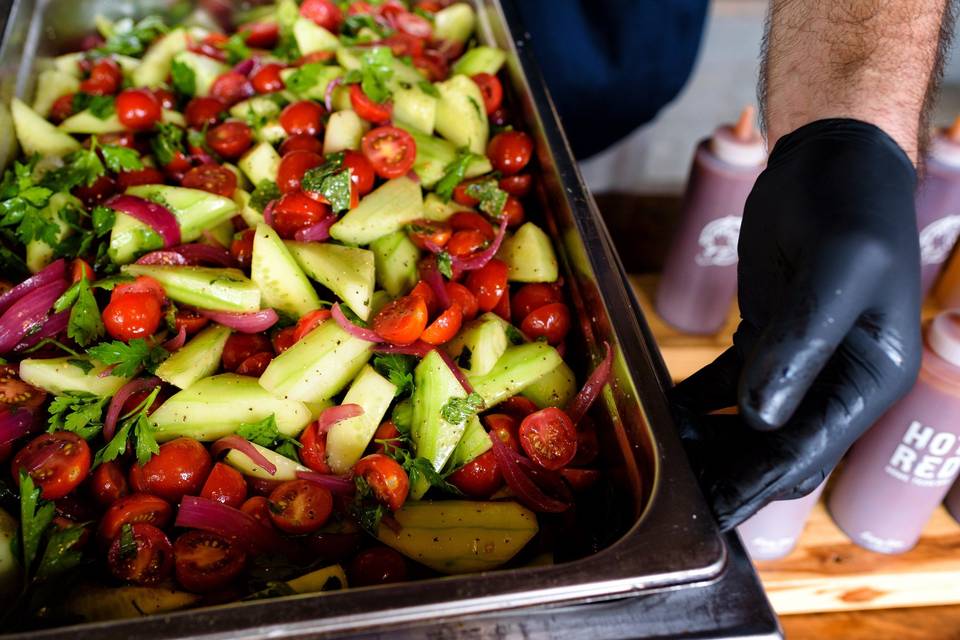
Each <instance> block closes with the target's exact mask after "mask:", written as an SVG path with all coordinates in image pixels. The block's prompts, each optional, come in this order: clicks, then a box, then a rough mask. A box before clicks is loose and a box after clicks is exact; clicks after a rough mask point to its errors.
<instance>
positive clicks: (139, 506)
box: [97, 493, 173, 544]
mask: <svg viewBox="0 0 960 640" xmlns="http://www.w3.org/2000/svg"><path fill="white" fill-rule="evenodd" d="M172 517H173V508H172V507H171V506H170V503H168V502H167V501H166V500H163V499H162V498H158V497H157V496H151V495H149V494H146V493H134V494H132V495H129V496H124V497H122V498H120V499H119V500H117V501H116V502H114V503H113V504H111V505H110V506H109V507H108V508H107V511H106V513H104V514H103V518H101V519H100V526H99V528H98V529H97V537H98V538H99V540H100V542H101V543H103V544H109V543H110V542H112V541H113V539H114V538H116V537H117V534H118V533H120V528H121V527H122V526H123V525H125V524H127V523H130V524H132V523H135V522H146V523H148V524H152V525H154V526H155V527H158V528H160V529H162V528H164V527H165V526H167V524H168V523H169V522H170V519H171V518H172Z"/></svg>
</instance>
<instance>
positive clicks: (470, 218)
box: [447, 211, 497, 240]
mask: <svg viewBox="0 0 960 640" xmlns="http://www.w3.org/2000/svg"><path fill="white" fill-rule="evenodd" d="M447 224H449V225H450V226H451V227H452V228H453V230H454V231H478V232H480V234H482V235H483V237H484V238H486V239H487V240H493V239H494V238H496V237H497V232H496V231H495V230H494V228H493V225H492V224H490V222H489V221H488V220H487V219H486V218H485V217H483V216H482V215H480V214H479V213H477V212H475V211H457V212H456V213H455V214H453V215H452V216H450V218H449V219H448V220H447Z"/></svg>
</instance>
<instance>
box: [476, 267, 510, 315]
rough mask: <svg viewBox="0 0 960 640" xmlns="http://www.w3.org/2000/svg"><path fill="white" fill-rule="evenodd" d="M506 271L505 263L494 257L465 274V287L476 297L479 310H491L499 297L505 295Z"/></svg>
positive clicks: (506, 291)
mask: <svg viewBox="0 0 960 640" xmlns="http://www.w3.org/2000/svg"><path fill="white" fill-rule="evenodd" d="M508 272H509V269H508V268H507V265H506V263H504V262H502V261H500V260H497V259H496V258H494V259H493V260H491V261H490V262H488V263H487V264H485V265H484V266H483V267H481V268H480V269H476V270H474V271H471V272H470V275H468V276H467V282H466V285H467V289H470V291H471V292H472V293H473V295H475V296H476V297H477V305H478V306H479V307H480V310H481V311H492V310H493V309H494V307H496V306H497V304H498V303H499V302H500V299H501V298H503V296H504V295H507V293H508V289H507V274H508Z"/></svg>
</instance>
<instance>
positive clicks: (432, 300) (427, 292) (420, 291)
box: [407, 280, 437, 317]
mask: <svg viewBox="0 0 960 640" xmlns="http://www.w3.org/2000/svg"><path fill="white" fill-rule="evenodd" d="M407 295H410V296H414V297H417V298H420V299H421V300H423V302H424V304H426V305H427V317H430V316H432V315H433V314H434V313H436V311H437V298H436V296H435V295H434V294H433V289H432V288H430V285H428V284H427V283H426V282H424V281H423V280H418V281H417V284H415V285H414V287H413V289H411V290H410V293H408V294H407Z"/></svg>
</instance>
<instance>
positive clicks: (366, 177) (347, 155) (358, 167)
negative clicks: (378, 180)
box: [343, 149, 375, 196]
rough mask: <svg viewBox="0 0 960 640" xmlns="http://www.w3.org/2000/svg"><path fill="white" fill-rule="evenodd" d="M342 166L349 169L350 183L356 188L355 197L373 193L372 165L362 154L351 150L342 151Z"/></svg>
mask: <svg viewBox="0 0 960 640" xmlns="http://www.w3.org/2000/svg"><path fill="white" fill-rule="evenodd" d="M343 166H344V167H349V168H350V182H352V183H353V184H354V185H355V186H356V187H357V195H360V196H365V195H367V194H368V193H370V192H371V191H373V181H374V179H375V176H374V172H373V165H371V164H370V161H369V160H367V158H366V157H365V156H364V155H363V154H362V153H360V152H359V151H354V150H353V149H347V150H346V151H344V152H343Z"/></svg>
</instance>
